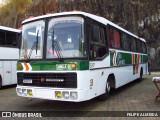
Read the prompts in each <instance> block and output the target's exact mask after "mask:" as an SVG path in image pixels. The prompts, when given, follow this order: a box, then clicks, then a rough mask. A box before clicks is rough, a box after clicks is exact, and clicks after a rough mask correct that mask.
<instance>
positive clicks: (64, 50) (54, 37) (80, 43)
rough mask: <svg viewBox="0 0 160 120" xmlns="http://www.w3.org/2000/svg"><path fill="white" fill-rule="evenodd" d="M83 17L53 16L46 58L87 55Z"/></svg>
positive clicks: (49, 25)
mask: <svg viewBox="0 0 160 120" xmlns="http://www.w3.org/2000/svg"><path fill="white" fill-rule="evenodd" d="M83 25H84V20H83V19H82V18H81V17H61V18H52V19H50V21H49V24H48V36H47V49H46V58H48V59H49V58H52V59H54V58H80V57H86V55H87V52H86V50H87V49H86V47H85V40H84V31H83Z"/></svg>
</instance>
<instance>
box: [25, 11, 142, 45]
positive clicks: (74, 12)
mask: <svg viewBox="0 0 160 120" xmlns="http://www.w3.org/2000/svg"><path fill="white" fill-rule="evenodd" d="M65 15H83V16H86V17H89V18H91V19H93V20H95V21H98V22H100V23H102V24H104V25H107V24H109V25H112V26H113V27H116V28H118V29H119V30H122V31H124V32H126V33H128V34H129V35H132V36H134V37H135V38H137V39H139V40H142V41H144V42H145V40H144V39H143V38H140V37H138V36H137V35H134V34H132V33H131V32H129V31H127V30H125V29H123V28H122V27H120V26H118V25H116V24H115V23H113V22H111V21H109V20H107V19H105V18H103V17H100V16H97V15H93V14H90V13H86V12H80V11H72V12H61V13H53V14H47V15H42V16H38V17H33V18H30V19H27V20H24V21H23V22H22V24H24V23H26V22H30V21H33V20H38V19H43V18H48V17H56V16H65Z"/></svg>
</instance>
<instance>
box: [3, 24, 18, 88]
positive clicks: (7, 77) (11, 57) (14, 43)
mask: <svg viewBox="0 0 160 120" xmlns="http://www.w3.org/2000/svg"><path fill="white" fill-rule="evenodd" d="M20 32H21V31H20V30H17V29H13V28H9V27H4V26H0V88H1V87H2V86H6V85H12V84H17V76H16V74H17V72H16V70H17V65H16V64H17V61H18V60H19V43H20Z"/></svg>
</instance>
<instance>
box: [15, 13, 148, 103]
mask: <svg viewBox="0 0 160 120" xmlns="http://www.w3.org/2000/svg"><path fill="white" fill-rule="evenodd" d="M22 24H23V29H22V44H21V49H20V60H19V62H18V64H17V78H18V85H17V88H16V92H17V95H18V96H22V97H29V98H40V99H49V100H57V101H72V102H80V101H86V100H90V99H92V98H95V97H98V98H99V99H101V100H106V99H107V97H108V95H109V93H110V88H114V89H116V88H119V87H121V86H123V85H125V84H127V83H129V82H131V81H133V80H136V79H142V76H143V75H144V74H147V73H148V62H147V61H148V57H147V47H146V42H145V40H144V39H142V38H139V37H137V36H136V35H134V34H132V33H130V32H128V31H127V30H125V29H123V28H121V27H119V26H117V25H116V24H114V23H112V22H110V21H108V20H107V19H105V18H102V17H99V16H96V15H92V14H89V13H85V12H78V11H77V12H64V13H56V14H49V15H44V16H39V17H35V18H31V19H28V20H25V21H23V22H22Z"/></svg>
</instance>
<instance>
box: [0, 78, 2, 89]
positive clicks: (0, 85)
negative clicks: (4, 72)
mask: <svg viewBox="0 0 160 120" xmlns="http://www.w3.org/2000/svg"><path fill="white" fill-rule="evenodd" d="M1 87H2V77H1V76H0V88H1Z"/></svg>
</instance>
